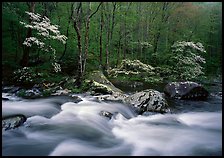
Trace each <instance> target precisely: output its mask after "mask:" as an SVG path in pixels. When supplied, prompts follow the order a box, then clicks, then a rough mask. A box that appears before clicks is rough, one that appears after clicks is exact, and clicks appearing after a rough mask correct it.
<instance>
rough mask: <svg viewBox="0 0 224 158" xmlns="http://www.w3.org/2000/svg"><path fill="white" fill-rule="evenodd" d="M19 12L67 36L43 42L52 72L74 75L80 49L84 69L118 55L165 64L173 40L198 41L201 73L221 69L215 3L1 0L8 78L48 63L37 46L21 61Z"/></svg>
mask: <svg viewBox="0 0 224 158" xmlns="http://www.w3.org/2000/svg"><path fill="white" fill-rule="evenodd" d="M25 11H30V12H34V13H39V14H40V15H42V16H46V17H48V18H49V19H50V20H51V23H53V24H56V25H58V26H59V30H60V32H61V34H63V35H65V36H67V37H68V39H67V43H66V44H62V43H59V42H57V41H54V40H49V41H48V44H49V45H51V46H52V47H54V48H55V50H56V60H57V61H58V63H60V65H61V68H62V71H61V73H58V74H57V76H64V75H77V76H78V75H80V74H79V69H80V68H79V61H80V60H79V58H80V51H81V52H82V56H83V57H84V58H83V59H82V60H86V61H83V62H86V64H85V70H86V71H87V72H88V71H92V70H97V69H101V68H102V69H109V68H114V67H117V66H118V64H120V62H121V60H122V59H131V60H134V59H138V60H140V61H141V62H143V63H145V64H150V65H151V66H154V67H158V66H160V67H163V66H164V67H165V66H166V65H167V64H170V63H167V59H168V58H169V57H170V55H171V46H172V45H173V44H174V42H176V41H193V42H200V43H202V44H203V46H204V48H205V50H206V53H205V54H204V58H205V59H206V63H205V64H204V65H203V67H204V72H205V74H206V75H217V74H220V73H221V72H222V3H221V2H103V3H100V2H82V3H78V2H3V3H2V70H3V79H5V80H10V75H12V73H13V71H15V70H17V69H19V68H21V67H25V66H26V67H38V69H39V70H41V71H43V72H44V71H45V70H46V72H48V73H49V67H51V62H50V61H52V60H53V55H52V53H47V52H44V51H42V50H40V49H38V47H31V48H30V49H29V50H28V51H29V54H28V59H27V63H24V53H25V52H27V50H26V49H27V47H26V46H24V45H23V42H24V40H25V39H26V37H27V35H28V29H27V28H25V27H24V26H22V25H21V24H20V21H26V22H27V23H29V17H28V16H27V14H26V13H25ZM76 27H78V29H79V33H80V41H79V40H78V34H77V28H76ZM32 34H35V31H33V32H32ZM78 42H80V43H78ZM79 45H80V46H81V47H79ZM173 64H175V63H173ZM52 73H53V72H52Z"/></svg>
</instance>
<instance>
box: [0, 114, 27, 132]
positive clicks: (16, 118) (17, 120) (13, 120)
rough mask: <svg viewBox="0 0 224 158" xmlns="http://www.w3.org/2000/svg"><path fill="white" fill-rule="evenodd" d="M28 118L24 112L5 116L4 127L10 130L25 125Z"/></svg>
mask: <svg viewBox="0 0 224 158" xmlns="http://www.w3.org/2000/svg"><path fill="white" fill-rule="evenodd" d="M26 119H27V118H26V116H24V115H22V114H18V115H11V116H7V117H4V118H2V129H4V130H10V129H14V128H17V127H19V126H21V125H23V123H24V122H25V121H26Z"/></svg>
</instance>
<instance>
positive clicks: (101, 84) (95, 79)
mask: <svg viewBox="0 0 224 158" xmlns="http://www.w3.org/2000/svg"><path fill="white" fill-rule="evenodd" d="M85 83H87V85H88V87H89V89H88V90H89V91H91V94H92V95H100V94H113V93H115V92H119V93H123V92H122V91H121V90H120V89H118V88H116V87H115V86H114V85H113V84H112V83H111V82H110V81H109V80H108V79H107V78H106V77H105V76H104V74H103V73H102V72H101V71H93V72H92V73H90V74H89V77H88V79H86V80H85Z"/></svg>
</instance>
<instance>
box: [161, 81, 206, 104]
mask: <svg viewBox="0 0 224 158" xmlns="http://www.w3.org/2000/svg"><path fill="white" fill-rule="evenodd" d="M164 93H165V94H166V95H167V96H169V97H171V98H177V99H195V100H204V99H206V98H207V97H208V95H209V92H208V91H207V90H206V89H205V88H204V87H203V86H202V85H201V84H198V83H196V82H190V81H186V82H171V83H168V84H167V85H166V86H165V88H164Z"/></svg>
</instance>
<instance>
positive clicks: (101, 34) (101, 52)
mask: <svg viewBox="0 0 224 158" xmlns="http://www.w3.org/2000/svg"><path fill="white" fill-rule="evenodd" d="M102 36H103V2H102V9H101V17H100V59H99V61H100V65H101V66H102V65H103V61H102V58H103V57H102V54H103V46H102Z"/></svg>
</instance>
